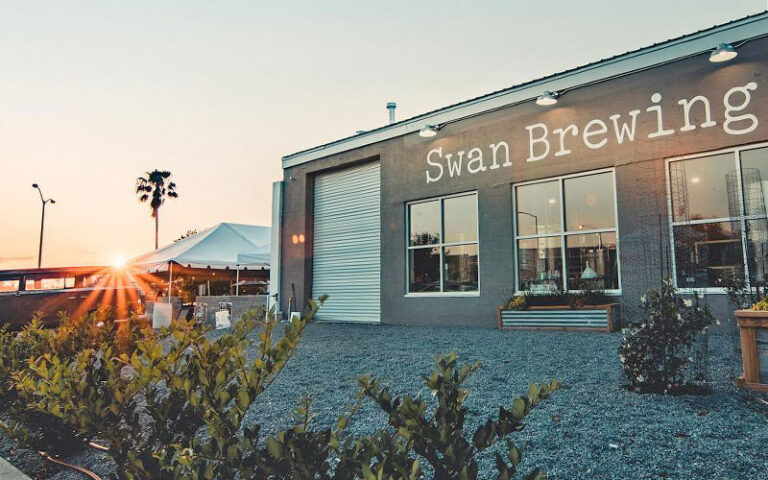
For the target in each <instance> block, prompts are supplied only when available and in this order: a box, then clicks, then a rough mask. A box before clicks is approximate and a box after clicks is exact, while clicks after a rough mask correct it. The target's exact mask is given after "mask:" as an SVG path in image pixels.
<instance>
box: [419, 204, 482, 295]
mask: <svg viewBox="0 0 768 480" xmlns="http://www.w3.org/2000/svg"><path fill="white" fill-rule="evenodd" d="M407 217H408V222H407V223H408V255H407V262H408V293H424V294H429V293H442V292H445V293H461V292H465V293H475V294H476V293H477V292H478V276H477V256H478V240H477V194H475V193H465V194H460V195H452V196H450V197H443V198H436V199H430V200H424V201H419V202H413V203H410V204H408V205H407Z"/></svg>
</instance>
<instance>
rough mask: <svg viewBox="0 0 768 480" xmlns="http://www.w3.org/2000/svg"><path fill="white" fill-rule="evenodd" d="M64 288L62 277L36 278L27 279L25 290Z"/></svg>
mask: <svg viewBox="0 0 768 480" xmlns="http://www.w3.org/2000/svg"><path fill="white" fill-rule="evenodd" d="M61 288H64V279H63V278H42V279H40V278H36V279H34V280H32V279H29V280H27V282H26V284H25V285H24V289H25V290H58V289H61Z"/></svg>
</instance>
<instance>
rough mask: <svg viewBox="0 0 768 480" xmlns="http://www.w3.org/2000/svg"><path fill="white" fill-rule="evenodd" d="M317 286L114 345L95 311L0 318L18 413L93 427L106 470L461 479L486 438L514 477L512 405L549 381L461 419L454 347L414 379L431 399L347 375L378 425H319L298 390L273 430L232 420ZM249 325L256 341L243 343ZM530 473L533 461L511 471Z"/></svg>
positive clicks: (519, 415) (66, 430)
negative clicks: (17, 321)
mask: <svg viewBox="0 0 768 480" xmlns="http://www.w3.org/2000/svg"><path fill="white" fill-rule="evenodd" d="M324 300H325V298H324V297H322V298H320V299H319V303H315V302H314V301H311V300H310V301H309V302H308V303H309V307H308V309H307V310H306V311H305V313H304V315H303V317H302V318H293V319H292V320H291V321H290V322H288V323H287V324H286V325H285V327H284V328H283V329H282V335H280V332H279V330H280V323H279V321H278V320H277V319H276V318H275V316H274V315H273V313H272V312H266V311H264V310H261V311H258V312H251V313H250V314H249V315H247V316H245V317H244V318H243V319H242V320H241V321H239V322H236V323H235V325H234V326H233V328H232V329H231V330H229V331H228V332H226V333H224V334H222V335H209V334H208V333H209V331H208V328H206V327H204V326H201V325H198V324H196V323H194V322H185V321H181V322H177V323H174V324H173V325H172V326H171V327H170V328H169V329H165V330H162V331H160V332H155V331H153V330H151V329H143V330H141V329H138V327H135V328H134V327H131V329H130V331H129V333H130V338H129V340H128V342H127V344H126V345H127V346H128V347H129V348H127V350H126V351H120V348H118V347H117V346H116V344H115V341H116V338H117V336H118V334H119V328H118V329H116V330H110V329H102V328H103V327H102V326H98V322H96V323H95V324H93V325H92V324H88V323H82V322H80V323H78V322H71V323H67V324H64V325H63V326H62V331H67V332H69V333H70V334H71V336H72V337H71V338H70V337H65V336H64V335H63V334H61V332H53V331H49V330H44V329H41V328H38V327H36V326H34V325H33V326H31V327H30V328H28V329H27V330H26V331H25V332H22V333H23V335H22V334H20V335H19V336H17V337H10V336H4V333H3V332H1V331H0V349H4V350H3V351H14V350H13V349H14V348H15V349H19V353H18V355H17V358H22V357H24V356H25V355H26V356H27V358H26V359H25V361H24V362H17V364H15V365H10V364H9V365H8V367H7V371H9V372H10V374H9V378H10V383H12V384H13V385H14V388H15V391H16V392H17V398H16V400H15V405H16V406H17V409H16V413H17V414H18V415H17V418H18V420H19V421H18V425H21V426H22V427H24V426H29V425H34V426H35V427H40V426H41V425H40V423H42V424H43V425H42V427H45V424H48V425H47V426H48V428H47V429H46V430H47V431H48V432H56V438H60V439H66V442H68V443H70V444H73V445H84V442H85V441H87V440H92V439H98V440H99V441H100V442H101V443H104V444H105V445H106V446H107V448H108V451H107V453H108V455H109V456H110V457H111V458H112V459H113V460H114V462H115V465H116V471H115V473H114V475H113V477H114V478H115V479H117V480H138V479H146V480H156V479H157V480H166V479H167V480H171V479H174V480H176V479H190V480H204V479H208V480H212V479H230V478H238V479H241V480H256V479H308V480H309V479H339V480H341V479H344V480H346V479H365V480H375V479H384V478H392V479H395V478H396V479H411V480H416V479H423V478H427V476H430V475H432V474H434V475H435V478H445V479H454V478H455V479H473V478H477V476H478V463H477V461H478V460H477V458H478V457H479V456H480V454H481V453H482V452H483V451H486V450H489V449H491V450H490V451H491V452H493V453H495V457H494V458H495V461H496V467H497V469H498V472H499V473H498V477H497V478H499V479H509V478H513V477H514V475H515V472H516V470H517V467H518V465H519V462H520V457H521V453H520V450H519V449H518V448H517V447H516V446H515V445H514V444H513V443H512V442H509V441H506V440H507V436H508V435H510V434H512V433H514V432H517V431H519V430H520V429H522V427H523V424H522V420H523V418H524V417H525V415H526V414H527V413H528V412H529V411H530V410H531V409H532V408H533V407H534V406H536V405H537V404H538V403H539V402H540V401H541V400H543V399H544V398H546V397H547V396H548V395H549V394H550V393H551V391H552V390H554V389H556V388H557V386H558V385H557V383H551V384H540V385H536V384H532V385H531V386H530V387H529V389H528V392H527V394H526V396H525V397H521V398H518V399H516V400H514V401H513V402H512V403H511V405H510V406H508V407H500V409H499V414H498V418H495V419H489V420H488V421H487V422H485V423H484V424H482V425H480V426H479V427H477V428H476V429H474V430H473V431H471V432H469V433H468V432H465V421H466V416H467V413H468V409H467V407H466V406H465V404H464V402H465V400H466V398H467V396H468V395H469V392H468V391H467V390H466V389H465V388H464V387H463V385H464V383H465V382H466V380H467V379H468V378H469V376H470V375H471V374H472V373H473V372H475V371H476V370H477V368H479V364H473V365H459V364H458V362H457V359H456V355H455V354H450V355H448V356H441V357H438V359H437V367H436V370H435V371H434V372H432V373H431V374H430V375H428V376H427V377H425V379H424V382H425V385H426V386H427V388H429V389H430V391H432V392H433V394H434V397H435V402H436V404H435V405H432V404H431V403H429V402H427V401H425V400H424V399H423V398H421V397H420V396H417V397H410V396H404V397H398V398H393V397H392V395H391V394H390V393H389V390H388V388H387V387H384V386H382V385H381V382H380V381H379V380H378V379H376V378H371V377H369V376H365V377H361V378H360V379H359V382H360V387H361V390H360V394H359V395H358V397H357V404H359V403H360V402H361V401H363V400H364V399H366V398H367V399H370V400H373V401H374V403H375V404H376V405H378V406H379V408H381V409H382V410H383V411H384V412H385V413H386V414H387V416H388V419H389V425H390V427H391V429H386V430H382V431H379V432H377V433H376V434H374V435H370V436H361V437H355V436H352V435H346V428H347V425H348V423H349V418H350V417H349V416H348V415H346V414H345V415H341V416H339V418H338V420H337V422H336V424H335V426H334V427H332V428H325V429H319V430H315V429H313V428H312V414H311V402H310V400H309V399H305V400H304V401H303V402H302V404H301V405H300V406H299V408H298V409H297V411H296V413H295V424H294V425H293V426H292V427H291V428H288V429H286V430H282V431H279V432H277V433H275V434H273V435H269V436H263V435H262V434H261V429H260V426H259V425H257V424H256V425H252V424H247V423H245V422H244V419H245V414H246V412H247V411H248V409H249V408H250V406H251V405H252V404H253V403H254V402H255V401H257V399H258V398H259V396H260V395H261V394H262V393H263V392H264V391H265V390H266V389H267V388H268V387H269V386H270V385H271V384H272V382H274V380H275V379H276V378H277V376H278V375H279V373H280V372H281V371H282V369H283V368H284V367H285V365H286V364H287V362H288V361H289V360H290V359H291V358H292V357H293V355H294V354H295V352H296V348H297V347H298V344H299V341H300V338H301V335H302V333H303V332H304V330H305V328H306V326H307V325H308V324H309V323H310V322H311V321H312V320H313V317H314V315H315V313H316V312H317V310H318V308H320V306H321V305H322V303H323V302H324ZM94 325H96V327H97V328H96V329H94V328H93V326H94ZM105 332H106V333H105ZM256 332H258V345H257V348H256V354H255V355H251V356H249V355H247V353H246V352H247V350H248V347H249V346H250V345H251V343H252V342H253V341H254V340H253V337H254V335H253V333H256ZM73 338H74V339H76V340H73ZM14 342H20V343H19V344H17V345H15V346H13V347H12V346H11V345H12V344H14ZM29 345H32V347H30V346H29ZM52 345H53V346H55V349H52V348H51V346H52ZM22 364H23V365H22ZM0 367H2V364H0ZM355 409H356V407H353V409H352V414H354V412H355ZM35 422H38V423H35ZM20 430H21V429H20ZM26 431H27V432H30V431H33V430H32V429H28V430H26ZM27 439H28V440H29V437H27ZM35 441H36V440H35ZM503 441H506V442H505V443H504V444H503V445H501V442H503ZM62 448H63V447H62ZM499 448H501V449H503V451H504V454H503V455H502V454H501V453H498V451H499V450H498V449H499ZM58 452H59V453H61V451H58ZM541 476H542V474H541V472H539V471H538V470H535V471H534V472H531V474H529V475H528V476H527V477H525V478H531V479H533V478H541Z"/></svg>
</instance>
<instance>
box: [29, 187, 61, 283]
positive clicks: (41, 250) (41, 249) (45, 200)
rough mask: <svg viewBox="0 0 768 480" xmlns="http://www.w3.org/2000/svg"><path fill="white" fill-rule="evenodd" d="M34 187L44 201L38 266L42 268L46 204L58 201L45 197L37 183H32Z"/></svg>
mask: <svg viewBox="0 0 768 480" xmlns="http://www.w3.org/2000/svg"><path fill="white" fill-rule="evenodd" d="M32 188H36V189H37V193H39V194H40V201H41V202H43V215H42V217H41V219H40V247H39V248H38V250H37V268H40V266H41V265H42V264H43V229H44V228H45V205H46V204H48V203H50V204H51V205H53V204H54V203H56V200H54V199H52V198H48V199H46V198H44V197H43V191H42V190H40V187H39V186H38V185H37V184H36V183H33V184H32Z"/></svg>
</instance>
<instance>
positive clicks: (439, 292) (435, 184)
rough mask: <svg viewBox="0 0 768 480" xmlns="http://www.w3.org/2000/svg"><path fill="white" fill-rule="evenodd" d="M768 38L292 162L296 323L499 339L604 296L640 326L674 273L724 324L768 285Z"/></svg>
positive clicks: (700, 44)
mask: <svg viewBox="0 0 768 480" xmlns="http://www.w3.org/2000/svg"><path fill="white" fill-rule="evenodd" d="M767 37H768V13H761V14H758V15H753V16H750V17H746V18H743V19H740V20H735V21H732V22H729V23H726V24H723V25H719V26H715V27H713V28H709V29H707V30H702V31H699V32H696V33H693V34H690V35H685V36H683V37H679V38H675V39H671V40H666V41H662V42H660V43H657V44H654V45H652V46H649V47H646V48H642V49H640V50H636V51H632V52H628V53H625V54H622V55H619V56H616V57H613V58H608V59H605V60H601V61H599V62H595V63H592V64H588V65H585V66H582V67H578V68H575V69H572V70H567V71H564V72H561V73H558V74H555V75H552V76H549V77H545V78H541V79H538V80H533V81H530V82H527V83H524V84H521V85H517V86H514V87H511V88H508V89H505V90H501V91H498V92H494V93H491V94H488V95H484V96H481V97H478V98H475V99H472V100H468V101H465V102H462V103H458V104H455V105H451V106H448V107H445V108H442V109H439V110H436V111H433V112H429V113H425V114H423V115H419V116H417V117H414V118H410V119H407V120H404V121H399V122H395V123H391V124H389V125H387V126H384V127H381V128H379V129H376V130H372V131H367V132H361V133H359V134H357V135H354V136H352V137H348V138H344V139H341V140H338V141H335V142H332V143H329V144H326V145H321V146H318V147H315V148H311V149H308V150H304V151H301V152H298V153H294V154H291V155H287V156H285V157H283V159H282V166H283V172H284V177H283V181H282V182H278V183H276V184H275V189H274V199H275V202H274V206H273V225H279V226H280V230H279V237H280V238H279V242H273V244H274V248H273V260H272V263H273V266H279V268H273V271H272V272H271V274H272V282H271V283H272V285H273V287H274V286H277V285H279V288H280V293H281V296H280V297H281V298H280V303H281V307H282V309H283V310H286V309H288V308H289V306H288V302H289V301H290V302H292V306H291V310H295V309H297V308H296V306H298V307H301V306H302V305H303V300H304V299H305V298H307V297H310V296H313V297H316V296H318V295H319V294H324V293H325V294H328V295H330V299H329V301H328V303H327V305H326V307H325V308H324V309H323V310H322V311H321V314H320V316H319V318H320V319H321V320H332V321H350V322H380V323H388V324H424V325H478V326H494V325H495V322H496V317H495V313H496V307H497V305H499V304H500V303H501V302H503V301H504V299H505V298H507V297H508V296H509V295H510V294H511V293H512V292H514V291H522V290H528V291H532V292H537V291H542V292H543V291H549V290H550V289H552V288H562V289H566V290H578V289H581V288H584V287H585V285H587V284H589V286H591V287H592V288H594V287H597V288H601V289H604V290H605V291H606V292H607V293H610V294H611V295H615V297H616V301H617V302H619V303H621V304H622V306H623V308H624V309H625V310H626V312H627V314H629V315H631V314H632V309H634V308H635V307H636V305H637V304H638V299H639V298H640V296H641V295H642V294H643V293H644V292H645V291H646V289H647V288H649V287H652V286H658V285H659V283H660V281H661V278H662V277H664V276H669V277H671V278H673V279H674V281H675V282H676V284H677V286H678V287H679V288H680V289H682V290H683V291H684V292H692V291H694V290H695V291H698V292H700V293H706V294H707V301H708V302H709V303H710V304H711V305H712V306H713V308H714V309H715V311H716V312H719V313H720V314H721V315H722V314H723V313H725V311H726V309H727V305H726V302H727V297H726V295H725V290H724V288H723V285H724V284H727V283H729V282H731V281H732V279H733V278H742V279H748V280H749V281H751V282H753V283H755V282H758V281H764V280H765V275H766V266H767V263H766V254H768V253H767V252H768V244H767V243H766V242H768V224H767V223H766V222H767V220H766V206H765V204H766V195H767V194H768V185H767V184H766V182H768V78H766V72H768V55H767V54H768V38H767ZM734 55H735V57H734ZM273 293H274V288H273Z"/></svg>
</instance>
